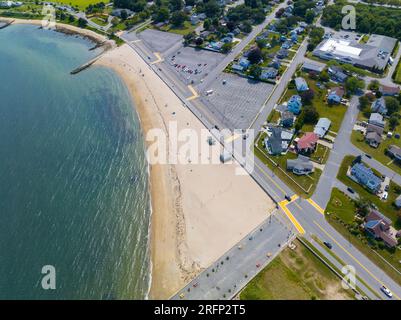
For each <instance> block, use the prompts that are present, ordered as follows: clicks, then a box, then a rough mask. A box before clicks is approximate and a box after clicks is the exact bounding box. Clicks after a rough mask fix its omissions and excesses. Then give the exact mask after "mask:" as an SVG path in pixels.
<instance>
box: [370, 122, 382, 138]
mask: <svg viewBox="0 0 401 320" xmlns="http://www.w3.org/2000/svg"><path fill="white" fill-rule="evenodd" d="M383 131H384V128H383V127H382V126H378V125H376V124H373V123H369V124H368V127H367V128H366V134H368V133H369V132H376V133H377V134H380V135H381V134H383Z"/></svg>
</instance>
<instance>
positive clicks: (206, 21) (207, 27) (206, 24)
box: [203, 19, 212, 30]
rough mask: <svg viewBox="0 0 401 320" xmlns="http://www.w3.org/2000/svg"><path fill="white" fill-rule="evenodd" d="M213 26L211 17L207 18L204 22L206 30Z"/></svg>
mask: <svg viewBox="0 0 401 320" xmlns="http://www.w3.org/2000/svg"><path fill="white" fill-rule="evenodd" d="M211 26H212V22H211V21H210V19H205V21H204V22H203V28H204V29H205V30H210V27H211Z"/></svg>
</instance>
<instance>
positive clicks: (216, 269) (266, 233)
mask: <svg viewBox="0 0 401 320" xmlns="http://www.w3.org/2000/svg"><path fill="white" fill-rule="evenodd" d="M294 237H295V233H294V230H293V227H292V226H291V225H290V224H289V223H288V221H287V220H284V219H283V217H282V216H281V214H280V213H273V214H272V215H271V216H270V217H269V218H268V219H267V220H266V221H265V222H263V223H262V224H261V225H260V226H258V227H257V228H256V229H255V230H254V231H253V232H251V233H250V234H249V235H247V236H246V237H245V238H244V239H242V240H241V241H240V242H239V243H238V244H236V245H235V246H234V247H233V248H231V249H230V250H229V251H228V252H226V253H225V254H224V255H223V256H222V257H220V258H219V259H218V260H217V261H215V262H214V263H213V264H212V265H211V266H210V267H209V268H207V269H205V270H204V271H203V272H202V273H201V274H200V275H199V276H198V277H196V278H195V279H194V280H193V281H191V282H190V283H188V284H187V285H186V286H185V287H184V288H182V289H181V290H180V291H179V292H177V293H176V294H175V295H174V296H173V297H172V299H174V300H177V299H188V300H204V299H208V300H209V299H210V300H220V299H232V298H233V297H234V296H235V295H236V294H237V293H238V292H239V291H240V290H241V289H242V288H243V287H244V286H245V285H246V284H247V282H248V281H249V280H250V279H252V278H253V277H254V276H255V275H257V274H258V272H259V271H260V270H261V269H263V268H264V267H265V266H266V265H267V264H268V263H269V262H270V261H272V260H273V259H274V257H275V256H276V255H277V254H278V253H279V252H280V251H281V250H282V248H285V247H286V245H287V243H288V242H289V241H291V240H292V239H294ZM182 294H183V296H182Z"/></svg>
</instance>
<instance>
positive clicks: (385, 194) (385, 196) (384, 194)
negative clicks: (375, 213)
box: [381, 191, 388, 200]
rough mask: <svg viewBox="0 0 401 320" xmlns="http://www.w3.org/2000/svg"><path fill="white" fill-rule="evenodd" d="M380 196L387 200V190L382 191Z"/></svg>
mask: <svg viewBox="0 0 401 320" xmlns="http://www.w3.org/2000/svg"><path fill="white" fill-rule="evenodd" d="M381 198H382V200H387V198H388V192H387V191H384V192H383V194H382V197H381Z"/></svg>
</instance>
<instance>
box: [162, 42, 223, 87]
mask: <svg viewBox="0 0 401 320" xmlns="http://www.w3.org/2000/svg"><path fill="white" fill-rule="evenodd" d="M224 57H225V56H224V55H223V54H221V53H216V52H211V51H207V50H203V49H196V48H192V47H183V48H181V49H179V50H178V51H176V52H175V53H173V54H171V55H169V56H168V57H166V58H165V62H164V63H165V64H166V65H168V66H169V67H170V69H171V70H172V71H173V72H174V74H176V75H177V76H178V78H179V79H180V80H182V81H183V82H184V83H185V84H187V85H189V84H192V85H197V84H199V83H200V82H201V80H202V79H203V78H204V77H205V76H207V75H208V73H209V72H210V71H211V70H213V69H214V68H215V67H216V66H217V65H218V64H219V63H220V61H222V60H223V59H224Z"/></svg>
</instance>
